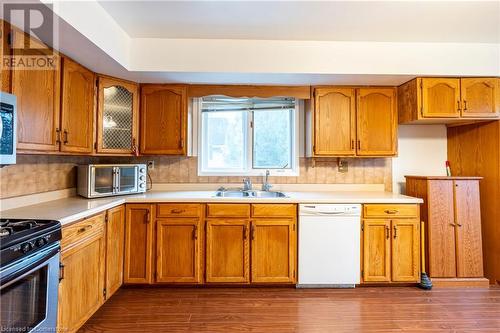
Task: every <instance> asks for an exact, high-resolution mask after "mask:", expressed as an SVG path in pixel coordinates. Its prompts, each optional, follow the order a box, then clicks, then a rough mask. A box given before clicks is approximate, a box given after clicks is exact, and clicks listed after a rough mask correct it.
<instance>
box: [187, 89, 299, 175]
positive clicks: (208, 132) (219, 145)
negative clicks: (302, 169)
mask: <svg viewBox="0 0 500 333" xmlns="http://www.w3.org/2000/svg"><path fill="white" fill-rule="evenodd" d="M194 104H195V106H194V107H195V108H197V109H198V114H199V120H198V121H199V126H198V127H199V132H198V174H199V175H201V176H211V175H214V176H217V175H224V176H237V175H244V176H256V175H262V174H264V173H265V170H269V171H270V172H271V175H273V176H279V175H283V176H295V175H298V121H297V119H298V110H297V109H298V108H297V101H296V100H295V98H287V97H274V98H231V97H225V96H208V97H203V98H200V99H197V100H195V101H194Z"/></svg>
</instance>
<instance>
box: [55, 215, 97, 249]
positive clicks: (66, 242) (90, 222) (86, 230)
mask: <svg viewBox="0 0 500 333" xmlns="http://www.w3.org/2000/svg"><path fill="white" fill-rule="evenodd" d="M105 215H106V213H101V214H99V215H95V216H93V217H90V218H88V219H85V220H82V221H80V222H77V223H74V224H71V225H69V226H64V227H63V228H62V231H61V234H62V240H61V248H62V249H63V250H64V249H66V248H68V247H71V246H73V245H75V244H77V243H79V242H81V241H82V240H85V239H86V238H88V237H90V236H92V235H95V234H96V233H100V232H103V231H104V217H105Z"/></svg>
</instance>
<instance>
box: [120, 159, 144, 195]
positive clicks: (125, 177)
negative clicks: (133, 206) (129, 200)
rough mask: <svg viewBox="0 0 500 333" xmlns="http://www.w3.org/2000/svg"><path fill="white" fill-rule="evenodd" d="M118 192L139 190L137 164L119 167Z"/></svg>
mask: <svg viewBox="0 0 500 333" xmlns="http://www.w3.org/2000/svg"><path fill="white" fill-rule="evenodd" d="M117 169H118V172H117V180H118V192H120V193H135V192H137V190H138V189H137V179H138V176H139V175H138V168H137V166H135V165H134V166H120V167H117Z"/></svg>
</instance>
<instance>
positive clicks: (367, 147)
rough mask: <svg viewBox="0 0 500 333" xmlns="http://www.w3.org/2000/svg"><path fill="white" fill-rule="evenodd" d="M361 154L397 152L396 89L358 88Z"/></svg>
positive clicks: (358, 151) (359, 144) (357, 150)
mask: <svg viewBox="0 0 500 333" xmlns="http://www.w3.org/2000/svg"><path fill="white" fill-rule="evenodd" d="M357 107H358V110H357V134H358V135H357V136H358V142H357V149H356V153H357V155H358V156H393V155H396V153H397V152H396V149H397V148H396V147H397V139H398V138H397V111H396V90H395V89H393V88H360V89H358V90H357Z"/></svg>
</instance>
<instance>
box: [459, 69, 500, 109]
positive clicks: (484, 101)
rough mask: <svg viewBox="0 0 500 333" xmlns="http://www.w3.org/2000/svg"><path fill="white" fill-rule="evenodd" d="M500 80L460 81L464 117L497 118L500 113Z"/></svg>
mask: <svg viewBox="0 0 500 333" xmlns="http://www.w3.org/2000/svg"><path fill="white" fill-rule="evenodd" d="M499 81H500V79H498V78H463V79H460V84H461V91H462V103H463V105H462V117H497V116H498V115H499V113H500V87H499Z"/></svg>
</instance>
